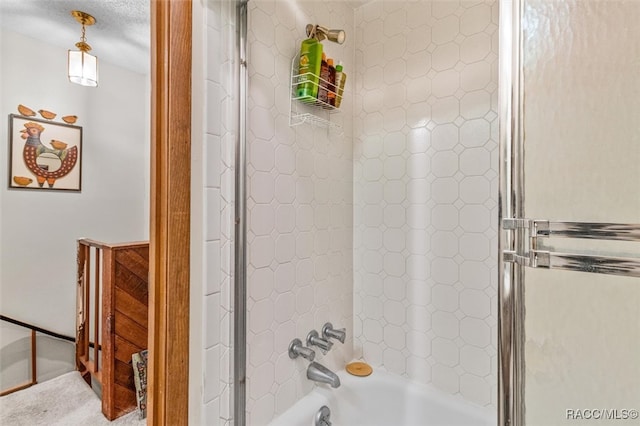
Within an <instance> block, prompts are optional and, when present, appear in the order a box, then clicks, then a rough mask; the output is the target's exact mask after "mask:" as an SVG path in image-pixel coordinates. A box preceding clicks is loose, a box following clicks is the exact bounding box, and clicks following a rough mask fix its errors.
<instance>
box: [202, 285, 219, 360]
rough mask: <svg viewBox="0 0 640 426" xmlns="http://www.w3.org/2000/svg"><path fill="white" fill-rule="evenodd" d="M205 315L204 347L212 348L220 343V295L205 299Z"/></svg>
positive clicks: (212, 295)
mask: <svg viewBox="0 0 640 426" xmlns="http://www.w3.org/2000/svg"><path fill="white" fill-rule="evenodd" d="M204 310H205V312H204V315H205V318H206V320H207V325H208V326H207V327H206V328H205V330H204V332H205V339H204V347H205V348H211V347H213V346H215V345H218V344H219V343H220V327H219V324H220V294H219V293H216V294H211V295H209V296H205V298H204Z"/></svg>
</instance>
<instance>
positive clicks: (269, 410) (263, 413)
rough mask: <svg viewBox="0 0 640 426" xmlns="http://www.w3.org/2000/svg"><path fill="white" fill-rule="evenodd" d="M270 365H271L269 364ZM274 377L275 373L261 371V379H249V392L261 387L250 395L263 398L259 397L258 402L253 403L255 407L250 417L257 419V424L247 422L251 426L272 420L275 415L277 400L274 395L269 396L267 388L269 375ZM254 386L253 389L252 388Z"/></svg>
mask: <svg viewBox="0 0 640 426" xmlns="http://www.w3.org/2000/svg"><path fill="white" fill-rule="evenodd" d="M269 365H270V364H269ZM271 368H273V367H271ZM269 373H270V374H271V375H273V371H264V372H263V371H261V370H259V373H257V374H260V376H259V377H254V378H249V379H248V382H249V390H250V391H251V390H253V389H255V387H259V389H258V390H256V391H254V392H251V393H250V395H252V396H253V395H256V394H260V395H261V397H258V398H257V400H256V401H255V402H254V403H253V406H252V408H251V411H250V413H249V414H250V415H251V416H252V418H253V419H255V423H253V422H247V423H249V424H260V419H271V418H273V416H274V413H275V400H274V397H273V395H272V394H270V393H269V394H267V393H266V390H265V389H264V388H266V386H267V384H268V383H269V382H270V380H269V379H270V377H271V376H268V374H269ZM252 386H253V387H252Z"/></svg>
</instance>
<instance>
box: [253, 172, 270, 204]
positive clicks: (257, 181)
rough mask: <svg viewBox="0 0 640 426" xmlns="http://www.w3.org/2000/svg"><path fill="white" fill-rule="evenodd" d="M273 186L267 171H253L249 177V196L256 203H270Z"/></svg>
mask: <svg viewBox="0 0 640 426" xmlns="http://www.w3.org/2000/svg"><path fill="white" fill-rule="evenodd" d="M274 186H275V184H274V179H273V177H272V176H271V175H270V174H269V173H266V172H255V173H254V174H253V175H252V176H250V177H249V196H250V197H251V198H252V199H253V201H255V202H256V203H270V202H271V200H273V194H274Z"/></svg>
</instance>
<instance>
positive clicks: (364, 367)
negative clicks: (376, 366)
mask: <svg viewBox="0 0 640 426" xmlns="http://www.w3.org/2000/svg"><path fill="white" fill-rule="evenodd" d="M346 369H347V373H349V374H352V375H354V376H358V377H365V376H368V375H369V374H371V373H373V368H371V366H370V365H369V364H367V363H366V362H360V361H356V362H352V363H350V364H347V367H346Z"/></svg>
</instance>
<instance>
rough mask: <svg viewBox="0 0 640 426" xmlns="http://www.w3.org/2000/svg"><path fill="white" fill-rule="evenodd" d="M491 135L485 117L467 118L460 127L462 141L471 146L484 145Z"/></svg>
mask: <svg viewBox="0 0 640 426" xmlns="http://www.w3.org/2000/svg"><path fill="white" fill-rule="evenodd" d="M489 136H490V127H489V123H488V122H487V121H486V120H483V119H476V120H467V121H465V122H464V124H462V126H461V127H460V143H461V144H463V145H464V146H466V147H469V148H472V147H476V146H482V145H484V144H485V143H486V142H487V141H488V140H489Z"/></svg>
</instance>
